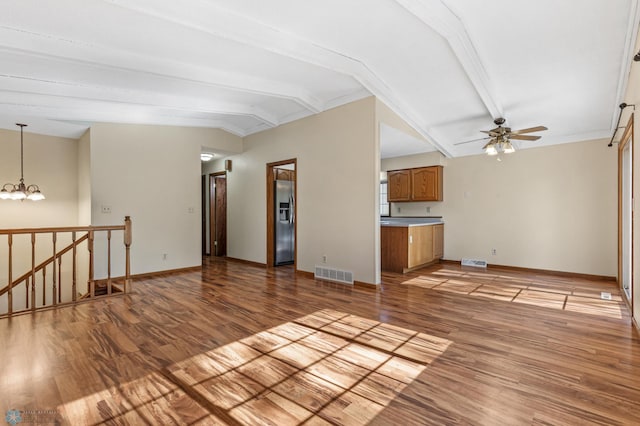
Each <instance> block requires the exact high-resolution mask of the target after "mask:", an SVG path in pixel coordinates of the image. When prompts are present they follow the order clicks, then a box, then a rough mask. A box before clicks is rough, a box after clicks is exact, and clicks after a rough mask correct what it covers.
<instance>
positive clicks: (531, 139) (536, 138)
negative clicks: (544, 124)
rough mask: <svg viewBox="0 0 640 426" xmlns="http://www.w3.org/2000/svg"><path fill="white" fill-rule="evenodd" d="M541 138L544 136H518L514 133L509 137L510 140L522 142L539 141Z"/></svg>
mask: <svg viewBox="0 0 640 426" xmlns="http://www.w3.org/2000/svg"><path fill="white" fill-rule="evenodd" d="M541 137H542V136H529V135H516V134H513V133H512V134H511V135H509V139H518V140H521V141H537V140H538V139H540V138H541Z"/></svg>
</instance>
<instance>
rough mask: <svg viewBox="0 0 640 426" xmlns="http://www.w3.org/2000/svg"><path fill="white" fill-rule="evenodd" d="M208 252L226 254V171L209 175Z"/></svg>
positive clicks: (216, 254) (215, 254)
mask: <svg viewBox="0 0 640 426" xmlns="http://www.w3.org/2000/svg"><path fill="white" fill-rule="evenodd" d="M209 242H210V243H209V250H210V251H209V253H211V255H212V256H226V255H227V172H219V173H212V174H210V175H209Z"/></svg>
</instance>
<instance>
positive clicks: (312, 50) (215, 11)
mask: <svg viewBox="0 0 640 426" xmlns="http://www.w3.org/2000/svg"><path fill="white" fill-rule="evenodd" d="M102 1H105V2H107V3H111V4H114V5H118V6H120V7H123V8H126V9H129V10H133V11H136V12H139V13H143V14H146V15H149V16H153V17H155V18H159V19H163V20H165V21H169V22H173V23H176V24H179V25H182V26H185V27H187V28H190V29H194V30H198V31H201V32H204V33H207V34H211V35H214V36H217V37H221V38H226V39H231V40H234V41H236V42H239V43H243V44H246V45H249V46H253V47H257V48H260V49H263V50H266V51H270V52H274V53H277V54H279V55H282V56H285V57H290V58H293V59H296V60H299V61H303V62H306V63H309V64H313V65H316V66H320V67H323V68H326V69H330V70H333V71H336V72H339V73H342V74H346V75H350V76H352V77H353V78H355V79H356V80H357V81H358V82H359V83H360V84H362V85H363V86H364V87H365V88H366V89H367V90H369V92H371V93H372V94H374V95H375V96H376V97H378V98H379V99H380V100H382V101H383V102H384V103H385V104H386V105H387V106H388V107H389V108H391V109H392V110H393V111H394V112H395V113H396V114H398V115H399V116H400V117H402V118H403V119H404V120H405V121H407V123H408V124H409V125H411V126H412V127H413V128H415V129H416V131H417V132H418V133H420V135H421V136H423V137H424V138H425V139H426V140H427V141H428V142H430V143H431V144H432V145H434V146H435V147H436V148H437V149H438V150H440V151H441V152H442V153H443V154H444V155H446V156H448V157H451V153H450V151H449V149H448V148H447V147H446V146H445V145H443V144H442V143H441V142H439V141H438V140H436V139H435V138H434V137H432V136H431V135H430V134H429V133H428V132H427V130H426V129H425V128H424V127H423V126H422V124H421V122H422V120H419V119H418V117H419V115H418V114H416V113H415V112H414V111H413V110H412V108H410V107H409V106H408V105H407V104H406V103H405V102H403V101H402V100H401V99H400V97H399V96H397V95H396V94H395V93H394V92H393V90H392V89H391V88H389V87H388V86H387V85H386V84H385V83H384V81H382V80H381V79H380V78H378V77H377V75H376V74H375V73H374V72H373V71H372V70H371V69H370V68H369V67H367V66H366V65H364V64H363V63H362V62H360V61H359V60H358V59H357V58H353V57H350V56H348V55H344V54H341V53H339V52H336V51H334V50H331V49H328V48H325V47H323V46H320V45H318V44H315V43H312V42H310V41H308V40H305V39H302V38H300V37H297V36H296V35H295V34H291V33H284V32H282V31H280V30H278V29H277V28H273V27H270V26H268V25H265V24H263V23H261V22H258V21H256V20H253V19H250V18H248V17H246V16H241V15H239V14H236V13H233V12H231V11H229V10H227V9H224V8H221V7H219V6H217V5H216V4H213V3H212V2H207V1H204V2H198V3H196V4H192V5H190V7H189V8H185V7H184V6H183V5H182V4H181V3H179V2H155V1H153V0H102Z"/></svg>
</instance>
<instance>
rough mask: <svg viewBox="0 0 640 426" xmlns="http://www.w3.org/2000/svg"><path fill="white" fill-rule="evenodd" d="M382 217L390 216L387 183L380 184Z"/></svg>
mask: <svg viewBox="0 0 640 426" xmlns="http://www.w3.org/2000/svg"><path fill="white" fill-rule="evenodd" d="M380 216H389V201H388V200H387V182H386V181H382V182H380Z"/></svg>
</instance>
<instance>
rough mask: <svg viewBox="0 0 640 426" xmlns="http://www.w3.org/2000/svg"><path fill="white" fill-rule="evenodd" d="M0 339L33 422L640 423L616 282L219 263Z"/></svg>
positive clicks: (28, 318)
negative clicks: (305, 272)
mask: <svg viewBox="0 0 640 426" xmlns="http://www.w3.org/2000/svg"><path fill="white" fill-rule="evenodd" d="M602 291H604V292H609V293H611V294H612V299H613V300H611V301H602V300H601V299H600V292H602ZM0 339H1V341H2V345H3V346H2V349H1V350H0V365H1V366H2V369H1V376H0V409H1V410H2V412H1V413H0V414H1V415H5V414H8V415H9V416H13V419H16V418H17V417H20V419H21V420H22V422H21V423H19V424H29V423H31V424H34V423H36V424H38V423H39V424H46V423H49V424H52V423H54V422H59V423H62V424H70V425H85V424H102V423H105V424H132V425H137V424H161V425H167V424H202V425H209V424H226V425H240V424H251V425H253V424H274V425H289V424H292V425H296V424H305V425H320V424H353V425H361V424H375V425H388V424H393V425H396V424H404V425H413V424H416V425H423V424H435V425H442V424H474V425H531V424H536V425H550V424H556V425H574V424H601V425H615V424H620V425H630V424H640V339H639V338H638V334H637V332H636V331H635V330H634V329H633V327H632V326H631V323H630V319H629V314H628V310H627V308H626V306H625V305H624V303H623V302H622V300H621V298H620V293H619V291H618V290H617V288H616V286H615V284H614V283H612V282H606V281H589V280H585V279H575V278H574V279H571V278H566V277H558V276H551V275H532V274H524V273H519V272H512V271H500V270H492V269H489V270H488V271H484V270H478V269H468V270H464V269H461V268H460V267H459V266H457V265H451V264H446V265H436V266H433V267H429V268H427V269H423V270H419V271H414V272H412V273H409V274H406V275H398V274H383V285H382V286H381V287H380V289H378V290H372V289H366V288H358V287H356V288H352V287H350V286H345V285H341V284H332V283H326V282H320V281H314V280H312V279H308V278H304V277H300V276H298V277H296V276H295V275H294V274H293V272H292V270H291V269H290V268H283V269H281V268H278V269H277V270H272V271H266V270H264V269H261V268H256V267H253V266H247V265H245V264H240V263H235V262H226V261H224V260H210V259H205V266H204V268H203V272H202V273H200V272H198V273H195V272H192V273H181V274H175V275H167V276H163V277H160V278H155V279H148V280H144V281H137V282H135V284H134V292H133V293H132V294H130V295H125V296H118V297H115V298H111V299H108V300H99V301H92V302H87V303H84V304H81V305H78V306H76V307H66V308H60V309H57V310H51V311H45V312H40V313H36V314H34V315H22V316H17V317H15V318H13V319H3V320H0ZM13 410H17V411H13ZM16 416H17V417H16ZM7 419H8V418H7Z"/></svg>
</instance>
